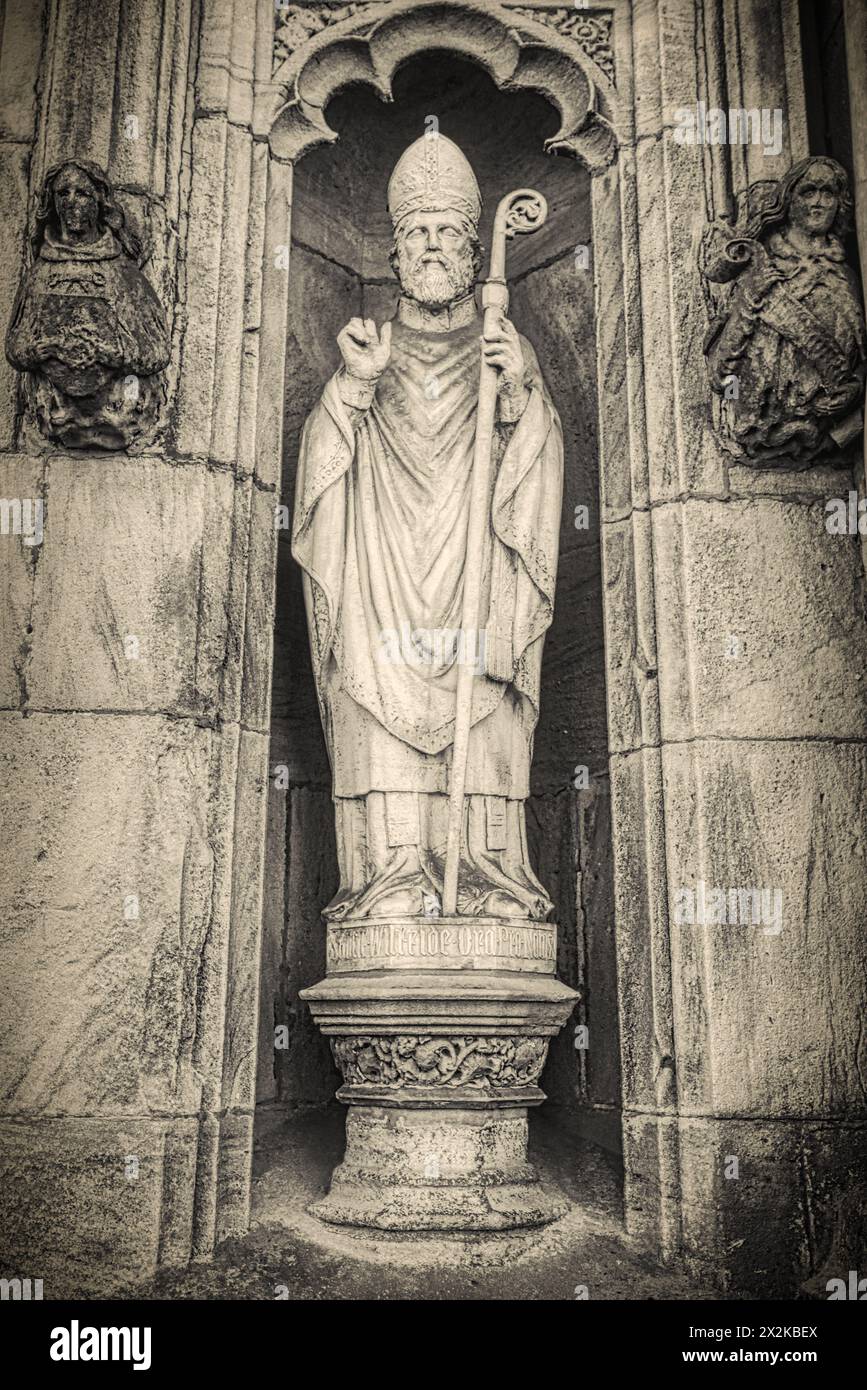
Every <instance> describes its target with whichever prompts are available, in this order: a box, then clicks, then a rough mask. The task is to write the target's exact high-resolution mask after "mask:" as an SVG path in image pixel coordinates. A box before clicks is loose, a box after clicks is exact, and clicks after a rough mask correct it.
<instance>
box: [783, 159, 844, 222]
mask: <svg viewBox="0 0 867 1390" xmlns="http://www.w3.org/2000/svg"><path fill="white" fill-rule="evenodd" d="M836 182H837V181H836V178H835V176H834V170H833V169H831V168H830V167H829V166H828V165H827V164H822V163H820V162H819V161H817V162H816V163H815V164H811V165H810V167H809V169H807V171H806V172H805V173H804V174H802V175H801V177H800V178H799V179H798V182H797V183H796V184H795V187H794V188H793V189H792V200H791V204H790V207H789V217H790V219H791V222H792V224H793V226H795V227H797V228H799V230H800V231H802V232H807V233H808V234H809V235H810V236H824V235H826V234H827V233H828V232H830V230H831V228H832V227H833V225H834V219H835V218H836V216H837V211H838V208H839V206H840V200H839V198H838V195H837V190H836Z"/></svg>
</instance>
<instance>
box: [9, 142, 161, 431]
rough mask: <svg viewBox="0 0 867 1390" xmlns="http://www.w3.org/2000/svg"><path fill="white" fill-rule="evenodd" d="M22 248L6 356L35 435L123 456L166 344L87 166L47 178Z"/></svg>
mask: <svg viewBox="0 0 867 1390" xmlns="http://www.w3.org/2000/svg"><path fill="white" fill-rule="evenodd" d="M32 246H33V257H34V259H33V264H32V265H31V267H30V269H29V270H28V271H27V272H26V273H25V275H24V278H23V280H22V283H21V286H20V289H19V291H18V297H17V300H16V303H15V309H14V311H13V315H12V321H11V323H10V326H9V331H8V333H7V337H6V355H7V357H8V359H9V361H10V362H11V363H12V365H13V366H14V367H17V368H18V369H19V371H22V372H26V373H27V390H28V397H29V400H30V404H31V406H32V409H33V411H34V414H35V416H36V419H37V422H38V424H39V427H40V429H41V431H42V433H43V434H44V435H45V436H46V437H47V438H48V439H50V440H51V441H52V442H53V443H55V444H59V445H61V446H62V447H64V448H98V449H122V448H126V447H127V446H128V445H130V444H132V443H134V442H135V441H136V440H137V439H138V438H139V437H140V436H141V435H142V434H143V433H145V432H146V431H147V430H149V429H150V428H151V426H152V425H153V423H154V420H155V417H156V413H157V410H158V408H159V405H160V403H161V400H162V392H163V386H162V381H161V379H160V377H159V375H158V374H159V373H160V371H161V370H162V368H164V367H165V366H166V364H167V362H168V360H169V339H168V330H167V326H166V320H165V315H164V313H163V310H162V306H161V305H160V302H159V300H158V299H157V296H156V294H155V292H154V290H153V289H152V288H151V286H150V284H149V283H148V281H147V280H146V279H145V277H144V275H143V274H142V272H141V270H140V269H139V266H138V263H137V262H138V257H139V255H140V247H139V244H138V241H137V240H136V238H135V237H134V236H133V235H132V233H130V232H129V230H128V229H127V228H126V226H125V222H124V216H123V212H122V211H121V209H120V208H119V207H118V206H117V204H116V202H115V200H114V197H113V194H112V190H111V186H110V184H109V182H108V180H107V178H106V176H105V174H104V173H103V172H102V170H101V169H99V168H98V166H97V165H95V164H92V163H91V162H90V161H89V160H78V159H76V160H67V161H66V162H64V163H63V164H58V165H56V166H55V167H54V168H53V169H50V170H49V172H48V174H47V175H46V178H45V182H44V184H43V188H42V195H41V198H40V203H39V209H38V212H37V217H36V228H35V231H34V234H33V237H32Z"/></svg>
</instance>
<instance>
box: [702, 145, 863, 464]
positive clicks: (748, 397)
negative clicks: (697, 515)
mask: <svg viewBox="0 0 867 1390" xmlns="http://www.w3.org/2000/svg"><path fill="white" fill-rule="evenodd" d="M851 209H852V199H851V196H850V193H849V183H848V178H847V176H846V171H845V170H844V169H843V168H842V166H841V165H839V164H837V163H836V161H835V160H833V159H828V158H826V157H825V156H820V157H810V158H808V159H803V160H801V161H800V162H799V163H797V164H795V165H794V166H793V167H792V168H791V169H790V170H789V172H788V174H786V176H785V177H784V178H782V179H780V180H779V182H776V181H770V180H766V181H762V182H761V183H756V184H753V185H751V187H750V188H749V189H748V190H747V193H746V194H745V195H744V196H743V198H742V199H741V200H740V202H739V206H738V216H737V219H736V222H735V225H734V226H732V224H731V222H728V221H723V220H721V221H719V222H716V223H714V224H713V225H712V226H711V227H710V229H709V231H708V233H707V234H706V236H705V240H704V243H703V246H702V272H703V275H704V277H705V280H706V282H707V283H708V289H709V291H710V296H709V297H710V302H711V306H712V311H715V313H714V322H713V325H712V328H711V331H710V333H709V335H708V339H707V342H706V346H705V351H706V353H707V358H708V366H709V370H710V377H711V385H712V387H713V390H714V391H715V392H716V393H717V395H718V397H719V398H720V399H719V407H718V413H717V418H716V424H717V428H718V432H719V436H720V439H721V442H722V444H723V446H724V447H725V448H726V449H727V450H728V451H729V452H730V453H733V454H734V455H735V456H736V457H737V458H738V459H739V461H740V462H743V463H747V464H751V465H753V466H755V467H765V468H767V467H795V468H806V467H808V466H809V465H810V464H812V463H815V462H818V461H820V460H822V461H827V462H844V461H845V454H844V451H845V450H846V448H847V446H848V445H850V444H851V443H852V441H853V440H854V439H855V438H856V437H857V435H858V433H859V432H860V429H861V426H862V413H861V408H860V405H861V397H862V394H863V384H864V362H865V332H864V316H863V313H862V311H861V304H860V300H859V297H858V289H857V282H856V280H855V275H854V272H853V271H852V270H851V269H850V267H849V266H848V265H847V264H846V260H845V253H844V250H843V237H844V235H845V233H846V231H847V230H848V227H849V221H850V215H851Z"/></svg>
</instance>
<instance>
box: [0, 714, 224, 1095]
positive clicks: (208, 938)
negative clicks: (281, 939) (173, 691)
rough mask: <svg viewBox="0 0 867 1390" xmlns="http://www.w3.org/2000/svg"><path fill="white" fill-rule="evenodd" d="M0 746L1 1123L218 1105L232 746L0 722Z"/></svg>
mask: <svg viewBox="0 0 867 1390" xmlns="http://www.w3.org/2000/svg"><path fill="white" fill-rule="evenodd" d="M0 737H2V739H3V762H2V766H3V771H4V774H5V775H4V778H3V788H4V798H5V801H6V806H5V810H4V815H3V821H4V824H5V825H6V826H7V827H8V831H7V839H6V846H5V851H6V856H7V863H6V869H5V871H4V874H3V879H2V894H3V899H4V903H5V906H4V919H5V921H6V937H5V944H4V947H3V956H4V960H5V966H4V976H5V978H6V980H7V982H8V985H9V988H10V990H11V992H12V994H13V995H14V997H15V998H16V999H17V1001H18V1007H17V1012H16V1017H15V1018H14V1019H13V1018H11V1017H8V1016H7V1018H6V1020H5V1024H4V1035H5V1045H4V1047H3V1056H4V1064H3V1065H4V1075H3V1093H4V1096H5V1110H6V1113H7V1114H10V1113H14V1114H19V1115H39V1114H43V1113H46V1112H50V1113H53V1114H57V1113H60V1114H63V1113H69V1114H73V1115H93V1116H98V1115H100V1114H104V1113H106V1112H107V1111H110V1112H111V1113H113V1114H115V1115H139V1116H140V1115H142V1114H147V1113H148V1112H166V1111H170V1112H176V1113H186V1114H189V1113H192V1112H195V1111H196V1110H197V1109H198V1108H199V1105H200V1104H201V1103H202V1100H203V1098H204V1100H205V1103H210V1104H216V1103H218V1098H219V1092H220V1066H221V1056H222V1041H221V1039H222V1032H223V1021H222V1014H223V1002H224V990H225V973H224V970H225V968H224V961H223V956H222V953H223V947H222V945H221V943H222V942H224V941H225V939H226V936H227V933H228V919H229V892H228V883H227V869H228V863H229V856H230V849H231V844H230V828H231V823H232V822H231V814H230V807H231V800H230V799H229V798H231V795H232V791H231V788H232V785H233V782H234V774H235V765H236V759H237V731H234V732H233V731H232V729H231V728H229V729H227V730H226V731H225V732H224V733H223V734H214V733H211V732H210V731H208V730H206V729H200V728H197V727H196V726H195V725H193V724H190V723H186V722H178V721H168V720H165V719H162V718H154V717H147V716H139V717H135V716H131V717H126V718H125V717H120V716H116V717H105V718H102V719H100V718H94V717H93V716H90V715H31V716H29V717H28V718H26V719H22V718H21V716H20V715H17V714H7V715H4V716H2V718H0ZM46 739H47V740H49V741H50V744H51V748H52V750H53V751H52V756H51V758H49V759H45V758H43V757H41V756H40V752H39V750H40V749H41V748H42V747H43V746H44V740H46Z"/></svg>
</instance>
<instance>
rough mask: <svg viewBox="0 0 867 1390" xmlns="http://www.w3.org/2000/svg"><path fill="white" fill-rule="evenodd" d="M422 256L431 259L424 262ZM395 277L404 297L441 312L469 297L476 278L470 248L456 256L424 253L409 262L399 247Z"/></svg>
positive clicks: (436, 252) (444, 253)
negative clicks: (398, 281) (459, 300)
mask: <svg viewBox="0 0 867 1390" xmlns="http://www.w3.org/2000/svg"><path fill="white" fill-rule="evenodd" d="M425 257H433V258H434V259H428V260H425ZM397 274H398V279H399V280H400V286H401V289H402V290H403V292H404V294H408V295H409V296H410V298H411V299H415V300H416V301H417V302H418V303H419V304H424V305H426V306H427V308H429V309H445V308H446V307H447V305H449V304H453V303H454V302H455V300H456V299H463V297H464V295H465V294H469V292H470V290H471V289H472V287H473V284H474V282H475V278H476V267H475V263H474V258H473V251H472V248H471V247H467V248H466V250H465V251H462V252H461V253H460V255H459V256H450V255H448V253H447V252H445V251H433V252H431V251H424V252H422V255H421V256H418V257H416V258H415V260H411V259H410V257H409V256H408V255H407V253H406V250H405V249H404V248H403V247H402V246H398V248H397Z"/></svg>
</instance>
